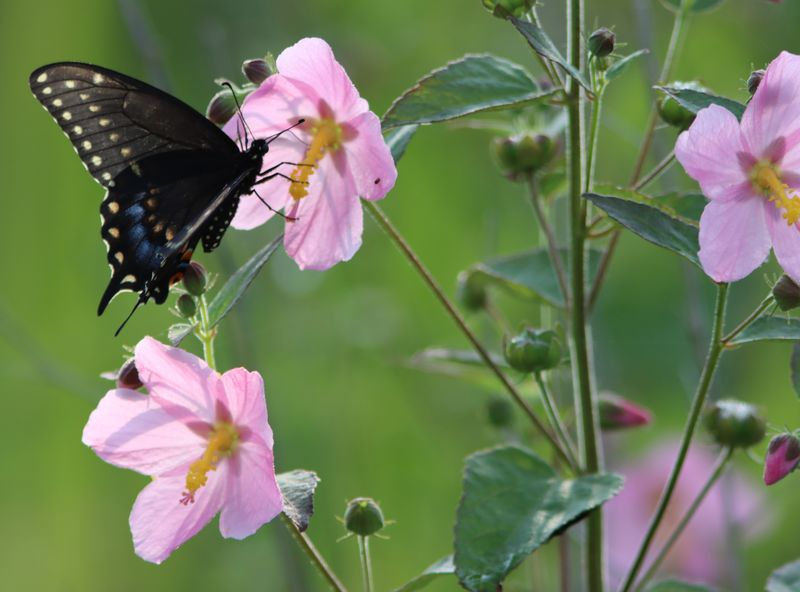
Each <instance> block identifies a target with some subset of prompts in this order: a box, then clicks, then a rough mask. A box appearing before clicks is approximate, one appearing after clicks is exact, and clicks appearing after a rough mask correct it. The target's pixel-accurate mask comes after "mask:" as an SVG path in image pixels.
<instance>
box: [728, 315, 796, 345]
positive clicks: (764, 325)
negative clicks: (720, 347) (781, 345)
mask: <svg viewBox="0 0 800 592" xmlns="http://www.w3.org/2000/svg"><path fill="white" fill-rule="evenodd" d="M756 341H800V320H798V319H793V318H790V317H775V316H762V317H759V318H758V319H756V320H755V321H753V323H752V324H751V325H748V326H747V327H746V328H745V329H744V330H743V331H742V332H741V333H739V334H738V335H737V336H736V337H734V338H733V339H732V340H731V341H730V342H728V343H729V345H742V344H745V343H753V342H756Z"/></svg>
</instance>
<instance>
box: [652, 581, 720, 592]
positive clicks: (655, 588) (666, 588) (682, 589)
mask: <svg viewBox="0 0 800 592" xmlns="http://www.w3.org/2000/svg"><path fill="white" fill-rule="evenodd" d="M647 592H714V590H713V589H711V588H707V587H706V586H701V585H699V584H690V583H688V582H681V581H680V580H663V581H661V582H656V583H655V584H653V585H652V586H650V587H648V588H647Z"/></svg>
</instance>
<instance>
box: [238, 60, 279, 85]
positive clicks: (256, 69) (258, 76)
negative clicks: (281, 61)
mask: <svg viewBox="0 0 800 592" xmlns="http://www.w3.org/2000/svg"><path fill="white" fill-rule="evenodd" d="M242 73H243V74H244V77H245V78H247V79H248V80H249V81H250V82H252V83H253V84H255V85H259V84H261V83H262V82H264V81H265V80H266V79H267V78H269V77H270V76H271V75H272V72H270V68H269V64H267V62H266V60H263V59H260V58H259V59H255V60H245V61H244V62H243V63H242Z"/></svg>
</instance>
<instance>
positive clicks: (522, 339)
mask: <svg viewBox="0 0 800 592" xmlns="http://www.w3.org/2000/svg"><path fill="white" fill-rule="evenodd" d="M505 354H506V361H507V362H508V364H509V366H511V367H512V368H513V369H514V370H517V371H519V372H526V373H528V372H541V371H543V370H550V369H551V368H555V367H556V366H557V365H558V363H559V362H560V361H561V344H560V343H559V341H558V336H557V335H556V334H555V332H554V331H550V330H548V329H545V330H540V329H531V328H525V329H523V330H522V332H521V333H519V334H518V335H515V336H514V337H512V338H511V339H509V340H508V342H507V343H506V348H505Z"/></svg>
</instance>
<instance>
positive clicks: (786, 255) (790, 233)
mask: <svg viewBox="0 0 800 592" xmlns="http://www.w3.org/2000/svg"><path fill="white" fill-rule="evenodd" d="M766 208H767V216H766V218H767V228H768V229H769V234H770V236H771V237H772V248H773V249H774V251H775V258H776V259H777V260H778V264H779V265H780V266H781V268H782V269H783V271H785V272H786V275H788V276H789V277H790V278H792V279H793V280H794V281H795V283H800V229H798V227H797V225H796V224H793V225H791V226H789V225H788V224H787V223H786V220H784V219H783V218H782V217H781V211H780V210H778V208H776V207H774V206H773V205H772V204H768V205H767V206H766Z"/></svg>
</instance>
